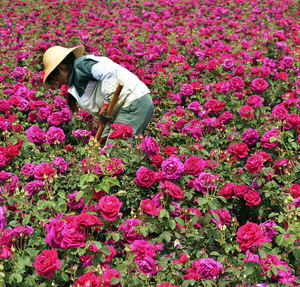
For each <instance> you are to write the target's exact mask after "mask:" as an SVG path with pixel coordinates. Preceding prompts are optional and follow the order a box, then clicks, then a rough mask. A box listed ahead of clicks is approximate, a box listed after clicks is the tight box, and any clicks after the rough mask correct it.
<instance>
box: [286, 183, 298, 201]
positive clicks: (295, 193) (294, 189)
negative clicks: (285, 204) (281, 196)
mask: <svg viewBox="0 0 300 287" xmlns="http://www.w3.org/2000/svg"><path fill="white" fill-rule="evenodd" d="M287 191H288V192H290V193H291V194H292V197H293V198H298V197H300V184H292V186H291V187H290V188H289V189H288V190H287Z"/></svg>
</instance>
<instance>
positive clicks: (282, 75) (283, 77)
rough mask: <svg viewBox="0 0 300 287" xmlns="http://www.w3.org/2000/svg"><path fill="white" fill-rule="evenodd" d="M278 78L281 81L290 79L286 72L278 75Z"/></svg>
mask: <svg viewBox="0 0 300 287" xmlns="http://www.w3.org/2000/svg"><path fill="white" fill-rule="evenodd" d="M277 78H278V79H280V80H284V81H285V80H287V79H288V74H287V73H285V72H280V73H278V74H277Z"/></svg>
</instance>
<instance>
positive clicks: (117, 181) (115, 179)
mask: <svg viewBox="0 0 300 287" xmlns="http://www.w3.org/2000/svg"><path fill="white" fill-rule="evenodd" d="M107 181H108V182H109V183H111V184H112V185H116V186H120V182H119V180H118V179H117V178H116V177H109V178H108V179H107Z"/></svg>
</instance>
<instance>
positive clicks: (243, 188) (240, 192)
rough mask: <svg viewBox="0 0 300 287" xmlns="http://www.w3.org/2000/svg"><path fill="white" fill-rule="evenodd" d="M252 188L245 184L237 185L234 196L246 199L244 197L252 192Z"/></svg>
mask: <svg viewBox="0 0 300 287" xmlns="http://www.w3.org/2000/svg"><path fill="white" fill-rule="evenodd" d="M250 190H251V188H250V187H249V186H248V185H244V184H236V185H235V186H234V190H233V192H234V195H235V196H237V197H238V198H244V195H245V194H246V193H247V192H248V191H250Z"/></svg>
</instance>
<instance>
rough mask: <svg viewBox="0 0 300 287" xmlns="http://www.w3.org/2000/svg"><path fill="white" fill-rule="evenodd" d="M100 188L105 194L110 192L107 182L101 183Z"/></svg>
mask: <svg viewBox="0 0 300 287" xmlns="http://www.w3.org/2000/svg"><path fill="white" fill-rule="evenodd" d="M101 188H102V189H103V190H104V191H105V192H106V193H109V190H110V184H109V183H108V182H107V181H102V182H101Z"/></svg>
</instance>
